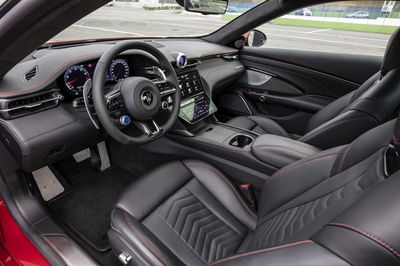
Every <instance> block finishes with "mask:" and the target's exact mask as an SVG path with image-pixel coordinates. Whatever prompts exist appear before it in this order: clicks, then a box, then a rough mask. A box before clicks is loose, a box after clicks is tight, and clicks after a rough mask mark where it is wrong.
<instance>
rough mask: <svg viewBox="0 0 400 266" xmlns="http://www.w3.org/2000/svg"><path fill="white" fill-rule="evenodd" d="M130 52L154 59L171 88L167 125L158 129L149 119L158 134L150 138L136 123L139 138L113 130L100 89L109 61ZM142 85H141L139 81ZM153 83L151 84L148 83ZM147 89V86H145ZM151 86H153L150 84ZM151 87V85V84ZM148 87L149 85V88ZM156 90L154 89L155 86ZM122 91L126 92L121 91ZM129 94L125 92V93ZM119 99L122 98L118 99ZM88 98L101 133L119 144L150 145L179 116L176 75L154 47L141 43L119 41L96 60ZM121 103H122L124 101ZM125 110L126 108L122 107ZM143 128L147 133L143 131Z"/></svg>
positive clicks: (144, 126) (142, 126) (117, 129)
mask: <svg viewBox="0 0 400 266" xmlns="http://www.w3.org/2000/svg"><path fill="white" fill-rule="evenodd" d="M132 49H135V50H136V49H137V50H141V51H144V52H146V53H148V54H150V55H152V56H154V57H155V58H156V59H157V60H158V61H159V66H160V68H161V69H163V70H164V71H165V72H164V74H165V77H166V80H165V82H169V83H170V84H172V85H173V87H175V89H176V91H175V92H174V94H172V95H171V96H173V105H172V110H171V112H170V115H169V118H168V119H167V121H166V122H165V123H164V124H163V125H162V126H158V125H157V124H156V122H155V121H154V117H152V118H151V120H149V121H152V122H153V123H155V127H156V128H159V129H160V130H161V131H160V133H159V134H157V135H153V136H152V135H151V134H149V132H148V131H147V129H148V127H147V126H146V124H144V123H142V122H140V121H135V123H136V125H138V128H139V129H140V130H141V131H142V133H143V134H142V135H141V136H138V137H133V136H130V135H128V134H125V133H124V132H122V130H121V129H119V128H118V127H117V125H116V124H115V123H114V120H113V118H112V117H111V115H110V113H109V111H108V108H107V103H106V98H105V95H104V85H105V82H106V74H107V70H108V67H109V65H110V64H111V62H112V60H113V59H114V58H115V57H116V56H118V55H119V54H121V53H122V52H124V51H127V50H132ZM142 80H146V82H151V81H150V80H148V79H145V78H142ZM124 81H125V80H123V81H121V82H119V83H118V84H117V85H116V86H118V85H120V86H122V83H123V82H124ZM143 82H144V81H143ZM151 83H153V82H151ZM147 84H148V85H150V84H149V83H147ZM153 84H154V83H153ZM154 85H155V84H154ZM150 86H151V85H150ZM155 87H157V86H155ZM132 90H136V88H132ZM125 91H126V90H125ZM128 93H129V92H128ZM122 94H123V93H121V97H123V98H124V97H125V96H124V95H122ZM92 97H93V104H94V108H95V110H96V115H97V117H98V119H99V120H100V122H101V125H102V126H103V128H104V129H105V131H106V132H107V133H108V134H109V135H110V136H111V137H112V138H114V139H115V140H117V141H118V142H121V143H123V144H143V143H147V142H150V141H152V140H155V139H156V138H158V137H160V136H162V135H164V134H165V132H167V131H168V130H169V129H170V128H171V127H172V126H173V125H174V123H175V121H176V119H177V118H178V115H179V108H180V102H181V94H180V90H179V82H178V78H177V76H176V72H175V70H174V68H173V66H172V65H171V63H170V61H169V60H168V58H167V57H166V56H165V55H164V54H163V53H162V52H161V51H160V50H158V49H157V48H156V47H154V46H152V45H151V44H148V43H146V42H143V41H131V40H128V41H121V42H118V43H116V44H115V45H113V46H112V47H110V48H109V49H108V50H106V51H105V52H104V53H103V55H102V56H101V57H100V59H99V61H98V63H97V65H96V69H95V72H94V75H93V82H92ZM124 102H125V103H126V101H125V99H124ZM126 107H128V106H126ZM146 128H147V129H146Z"/></svg>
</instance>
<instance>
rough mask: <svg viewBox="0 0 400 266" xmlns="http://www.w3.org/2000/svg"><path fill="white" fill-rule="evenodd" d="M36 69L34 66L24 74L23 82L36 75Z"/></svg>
mask: <svg viewBox="0 0 400 266" xmlns="http://www.w3.org/2000/svg"><path fill="white" fill-rule="evenodd" d="M37 70H38V67H37V66H35V67H34V68H32V69H31V70H29V71H28V72H27V73H26V74H25V80H26V81H30V80H31V79H32V78H33V77H34V76H36V74H37Z"/></svg>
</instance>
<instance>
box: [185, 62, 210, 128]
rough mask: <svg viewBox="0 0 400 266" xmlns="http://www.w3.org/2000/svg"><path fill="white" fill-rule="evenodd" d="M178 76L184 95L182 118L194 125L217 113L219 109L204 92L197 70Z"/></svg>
mask: <svg viewBox="0 0 400 266" xmlns="http://www.w3.org/2000/svg"><path fill="white" fill-rule="evenodd" d="M177 76H178V80H179V85H180V86H181V95H182V102H181V109H180V112H179V117H180V118H182V119H183V120H185V121H186V122H188V123H191V124H194V123H196V122H198V121H199V120H201V119H203V118H205V117H207V116H210V115H212V114H213V113H215V112H216V111H217V107H216V106H215V104H214V103H213V102H212V100H211V99H210V97H209V96H208V95H207V94H206V93H205V91H204V88H203V84H202V82H201V79H200V75H199V72H198V71H197V70H191V71H187V72H183V73H178V74H177Z"/></svg>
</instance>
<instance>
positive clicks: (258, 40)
mask: <svg viewBox="0 0 400 266" xmlns="http://www.w3.org/2000/svg"><path fill="white" fill-rule="evenodd" d="M266 42H267V36H266V35H265V34H264V32H261V31H259V30H252V31H250V32H249V33H248V36H247V41H246V44H247V45H248V46H249V47H260V46H263V45H264V44H265V43H266Z"/></svg>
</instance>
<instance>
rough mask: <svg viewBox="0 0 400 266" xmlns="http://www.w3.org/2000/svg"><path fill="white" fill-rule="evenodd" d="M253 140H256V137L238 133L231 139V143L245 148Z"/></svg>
mask: <svg viewBox="0 0 400 266" xmlns="http://www.w3.org/2000/svg"><path fill="white" fill-rule="evenodd" d="M253 141H254V139H253V138H252V137H250V136H246V135H236V136H234V137H233V138H232V139H231V140H230V141H229V145H231V146H234V147H238V148H244V147H246V146H248V145H250V144H251V143H252V142H253Z"/></svg>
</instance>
